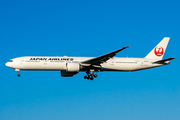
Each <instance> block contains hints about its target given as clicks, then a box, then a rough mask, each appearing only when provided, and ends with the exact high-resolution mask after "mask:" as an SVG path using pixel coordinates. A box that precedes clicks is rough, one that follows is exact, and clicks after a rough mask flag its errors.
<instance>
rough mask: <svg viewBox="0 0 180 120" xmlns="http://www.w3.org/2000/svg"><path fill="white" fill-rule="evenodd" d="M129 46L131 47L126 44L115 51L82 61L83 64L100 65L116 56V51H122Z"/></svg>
mask: <svg viewBox="0 0 180 120" xmlns="http://www.w3.org/2000/svg"><path fill="white" fill-rule="evenodd" d="M128 47H130V46H126V47H123V48H121V49H118V50H115V51H113V52H110V53H107V54H104V55H101V56H99V57H95V58H92V59H89V60H86V61H83V62H81V65H84V66H90V65H100V64H101V63H103V62H106V61H107V60H109V59H110V58H112V57H114V56H115V55H116V53H118V52H120V51H122V50H124V49H126V48H128Z"/></svg>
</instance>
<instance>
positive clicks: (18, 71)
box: [15, 69, 21, 77]
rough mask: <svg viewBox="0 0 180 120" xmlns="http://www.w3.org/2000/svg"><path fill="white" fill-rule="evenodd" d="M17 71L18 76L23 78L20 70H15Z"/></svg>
mask: <svg viewBox="0 0 180 120" xmlns="http://www.w3.org/2000/svg"><path fill="white" fill-rule="evenodd" d="M15 71H17V73H18V74H17V76H18V77H20V76H21V74H20V70H19V69H15Z"/></svg>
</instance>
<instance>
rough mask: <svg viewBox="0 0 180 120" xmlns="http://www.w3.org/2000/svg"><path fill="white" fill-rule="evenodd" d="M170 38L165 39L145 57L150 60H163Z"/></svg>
mask: <svg viewBox="0 0 180 120" xmlns="http://www.w3.org/2000/svg"><path fill="white" fill-rule="evenodd" d="M169 39H170V37H164V38H163V39H162V40H161V42H160V43H159V44H158V45H156V47H155V48H154V49H152V50H151V52H150V53H149V54H148V55H147V56H146V57H145V58H150V59H157V60H162V58H163V56H164V53H165V50H166V47H167V44H168V42H169Z"/></svg>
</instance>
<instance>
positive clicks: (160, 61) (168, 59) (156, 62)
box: [153, 57, 176, 64]
mask: <svg viewBox="0 0 180 120" xmlns="http://www.w3.org/2000/svg"><path fill="white" fill-rule="evenodd" d="M173 59H176V57H172V58H167V59H163V60H158V61H155V62H153V64H163V63H164V62H166V61H170V60H173Z"/></svg>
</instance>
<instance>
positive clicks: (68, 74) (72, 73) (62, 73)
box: [61, 71, 78, 77]
mask: <svg viewBox="0 0 180 120" xmlns="http://www.w3.org/2000/svg"><path fill="white" fill-rule="evenodd" d="M77 73H78V72H67V71H61V76H62V77H72V76H73V75H75V74H77Z"/></svg>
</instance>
